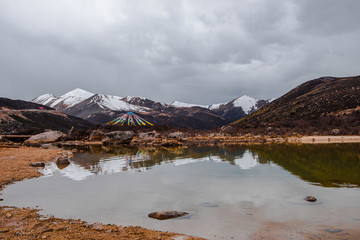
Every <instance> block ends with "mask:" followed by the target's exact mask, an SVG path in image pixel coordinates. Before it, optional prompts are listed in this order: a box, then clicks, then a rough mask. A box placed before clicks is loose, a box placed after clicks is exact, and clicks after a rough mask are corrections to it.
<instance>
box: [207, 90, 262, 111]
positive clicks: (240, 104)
mask: <svg viewBox="0 0 360 240" xmlns="http://www.w3.org/2000/svg"><path fill="white" fill-rule="evenodd" d="M258 101H259V100H256V99H255V98H252V97H249V96H247V95H243V96H241V97H238V98H235V99H234V100H232V101H230V102H227V103H218V104H212V105H210V106H208V108H209V109H211V110H217V109H219V108H221V107H222V106H228V107H229V106H232V107H234V108H242V110H243V112H244V113H246V114H249V113H251V112H252V111H254V110H256V108H257V106H256V104H257V102H258Z"/></svg>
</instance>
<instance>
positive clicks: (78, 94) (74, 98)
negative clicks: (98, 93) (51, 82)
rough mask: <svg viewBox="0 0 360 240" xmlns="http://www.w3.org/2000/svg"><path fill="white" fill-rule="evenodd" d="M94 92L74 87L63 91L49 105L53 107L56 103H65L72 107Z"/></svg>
mask: <svg viewBox="0 0 360 240" xmlns="http://www.w3.org/2000/svg"><path fill="white" fill-rule="evenodd" d="M93 95H94V94H93V93H91V92H88V91H85V90H83V89H81V88H76V89H74V90H72V91H70V92H67V93H65V94H64V95H62V96H61V97H59V98H58V99H57V100H56V101H54V102H53V103H51V105H50V107H55V106H56V105H58V104H60V103H61V104H63V105H66V106H67V107H72V106H74V105H75V104H78V103H80V102H82V101H84V100H85V99H88V98H89V97H91V96H93Z"/></svg>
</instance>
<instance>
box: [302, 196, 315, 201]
mask: <svg viewBox="0 0 360 240" xmlns="http://www.w3.org/2000/svg"><path fill="white" fill-rule="evenodd" d="M304 199H305V200H306V201H308V202H316V198H315V197H313V196H306V197H305V198H304Z"/></svg>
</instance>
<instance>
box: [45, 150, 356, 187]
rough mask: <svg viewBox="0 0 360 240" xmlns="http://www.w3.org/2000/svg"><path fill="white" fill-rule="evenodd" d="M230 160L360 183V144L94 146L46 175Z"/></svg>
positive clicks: (323, 180)
mask: <svg viewBox="0 0 360 240" xmlns="http://www.w3.org/2000/svg"><path fill="white" fill-rule="evenodd" d="M205 161H207V162H228V163H230V164H232V165H234V166H237V167H239V168H240V169H243V170H244V169H250V168H252V167H255V166H257V165H258V164H268V163H275V164H277V165H280V166H282V167H283V168H284V169H286V170H287V171H289V172H291V173H292V174H294V175H297V176H299V177H300V178H301V179H303V180H305V181H308V182H312V183H313V184H315V185H321V186H325V187H344V186H345V187H359V186H360V145H359V144H338V145H335V144H331V145H300V146H297V145H255V146H248V147H246V146H225V147H195V148H172V149H162V148H161V149H157V148H143V149H142V148H91V149H90V151H88V152H85V153H79V154H76V155H75V157H74V158H73V160H72V163H71V164H70V165H69V166H68V167H66V168H65V169H63V170H59V169H58V168H57V167H56V165H55V164H52V165H50V166H47V167H46V168H45V170H44V173H45V175H52V174H54V173H55V172H60V173H61V174H62V175H64V176H67V177H69V178H72V179H74V180H84V179H86V178H88V177H90V176H93V175H106V174H113V173H119V172H133V173H136V172H143V171H146V170H149V169H151V168H152V167H154V166H156V165H161V164H174V165H176V166H179V165H184V164H191V163H199V162H205Z"/></svg>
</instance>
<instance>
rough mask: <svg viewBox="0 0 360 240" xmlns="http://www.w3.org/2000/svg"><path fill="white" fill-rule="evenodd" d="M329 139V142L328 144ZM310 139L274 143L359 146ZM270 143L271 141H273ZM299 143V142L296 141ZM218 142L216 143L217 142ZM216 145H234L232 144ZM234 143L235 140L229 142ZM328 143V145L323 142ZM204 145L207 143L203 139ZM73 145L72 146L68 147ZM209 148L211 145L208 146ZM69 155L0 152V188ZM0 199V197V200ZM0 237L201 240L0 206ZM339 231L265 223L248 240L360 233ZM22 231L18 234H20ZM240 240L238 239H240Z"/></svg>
mask: <svg viewBox="0 0 360 240" xmlns="http://www.w3.org/2000/svg"><path fill="white" fill-rule="evenodd" d="M329 137H330V141H329V140H328V139H329ZM313 138H314V137H313V136H309V137H302V138H295V140H293V141H292V140H289V138H288V139H287V141H286V139H283V140H282V141H280V140H279V141H278V142H276V143H284V142H288V143H296V144H299V143H311V144H314V143H320V142H321V143H329V142H330V143H335V142H338V143H345V142H360V141H359V140H360V137H359V136H319V138H315V141H313ZM272 139H273V138H272ZM299 139H300V140H302V141H301V142H300V141H299ZM217 140H219V139H217ZM227 140H228V141H227V142H225V143H224V142H221V141H219V142H220V143H217V144H230V145H231V144H236V143H235V141H233V142H231V141H229V139H227ZM231 140H234V139H231ZM326 140H327V141H326ZM204 142H206V139H205V138H204ZM252 143H255V144H260V143H264V142H263V140H262V141H261V140H260V141H259V139H257V138H251V139H250V138H249V139H247V140H245V141H244V144H252ZM68 144H70V145H71V144H72V143H68ZM77 144H80V145H81V144H86V142H78V143H77ZM87 144H88V145H90V144H92V145H97V144H99V143H96V142H92V143H87ZM210 144H212V143H210ZM64 154H70V155H71V153H70V152H69V151H66V150H64V149H44V148H34V147H24V146H16V148H11V147H8V148H0V156H1V157H0V162H1V166H5V167H2V168H1V170H0V176H1V177H0V185H1V188H3V187H4V186H6V185H8V184H12V183H15V182H17V181H21V180H23V179H29V178H36V177H39V176H40V175H41V174H40V172H39V171H38V168H34V167H31V166H29V165H30V164H31V163H33V162H39V161H41V162H44V163H50V162H52V161H54V160H55V159H56V157H57V156H59V155H64ZM1 197H2V196H1V195H0V198H1ZM0 211H1V215H0V218H1V219H0V223H1V226H4V227H1V229H0V236H1V237H2V238H4V239H12V238H14V237H18V238H20V239H28V238H49V239H56V238H57V237H64V236H65V238H66V237H67V238H79V239H89V238H93V239H201V238H196V237H191V236H185V235H182V234H176V233H169V232H160V231H155V230H149V229H145V228H141V227H122V226H117V225H103V224H100V223H96V224H89V223H86V222H84V221H81V220H72V219H60V218H55V217H53V216H42V215H39V214H38V213H37V212H38V211H39V210H38V209H28V208H26V209H23V208H16V207H6V206H3V207H1V209H0ZM338 227H339V228H340V227H341V231H335V230H336V229H335V230H334V226H325V225H324V226H323V229H330V230H329V231H323V230H322V229H318V228H309V226H307V224H306V222H298V221H295V222H294V221H287V222H282V223H278V222H273V221H268V222H265V223H263V224H262V225H261V226H259V227H258V228H257V229H254V232H253V234H252V235H251V239H263V238H267V239H289V237H290V239H291V238H292V237H293V238H296V237H302V238H304V239H311V238H313V237H315V236H318V239H339V238H341V237H343V236H345V235H346V237H347V239H357V238H358V237H359V236H360V231H359V230H357V229H346V226H338ZM19 229H21V230H19ZM239 239H241V238H239Z"/></svg>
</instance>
